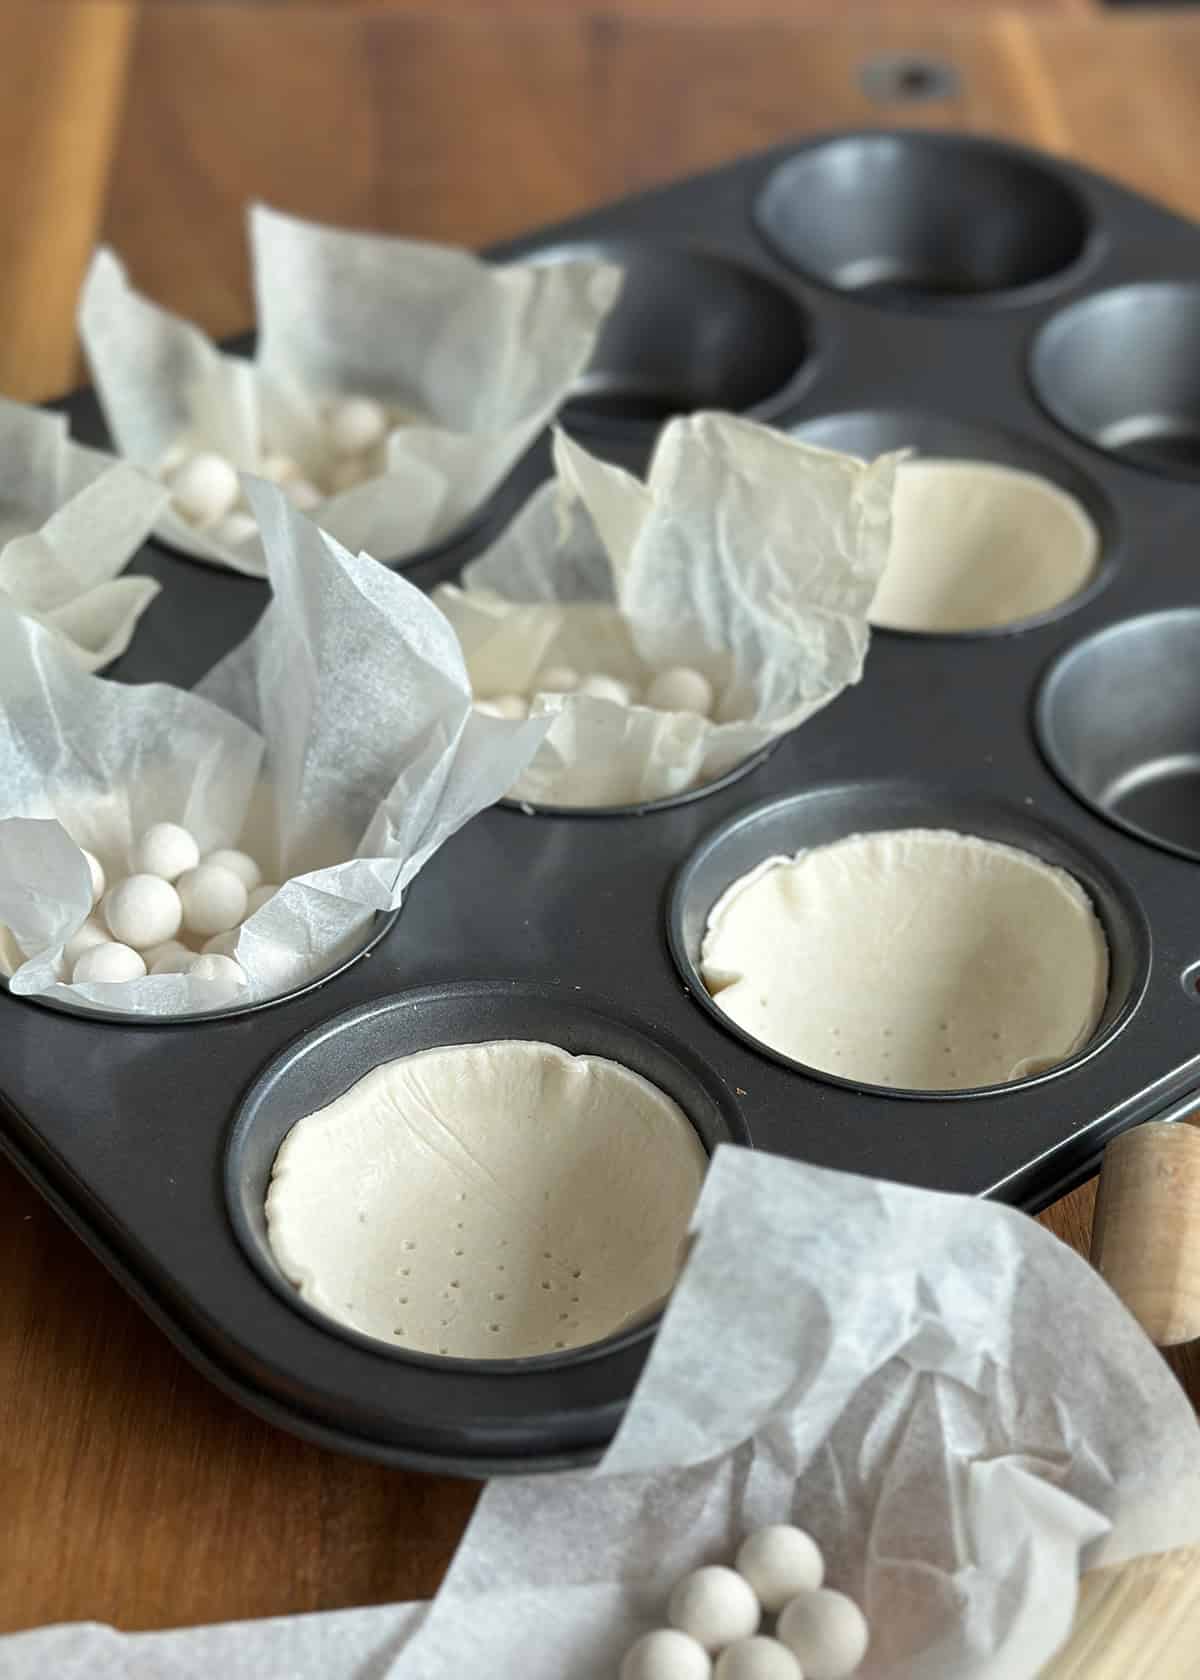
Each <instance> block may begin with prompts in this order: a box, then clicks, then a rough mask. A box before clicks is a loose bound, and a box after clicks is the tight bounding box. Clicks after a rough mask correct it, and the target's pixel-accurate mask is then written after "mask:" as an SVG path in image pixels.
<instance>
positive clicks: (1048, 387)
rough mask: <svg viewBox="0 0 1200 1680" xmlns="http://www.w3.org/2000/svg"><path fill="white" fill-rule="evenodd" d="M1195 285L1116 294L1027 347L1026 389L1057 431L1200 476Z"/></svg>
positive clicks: (1071, 315) (1076, 308) (1199, 317)
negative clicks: (1029, 378)
mask: <svg viewBox="0 0 1200 1680" xmlns="http://www.w3.org/2000/svg"><path fill="white" fill-rule="evenodd" d="M1197 333H1200V286H1197V285H1193V284H1190V283H1189V284H1185V283H1182V282H1163V283H1154V284H1146V285H1134V286H1119V287H1117V288H1115V289H1114V290H1112V291H1107V292H1099V293H1097V294H1095V295H1094V296H1092V297H1088V298H1084V299H1083V300H1082V301H1081V302H1079V303H1075V304H1072V305H1071V307H1070V308H1069V309H1064V310H1062V311H1061V313H1059V314H1058V315H1055V316H1054V317H1053V318H1052V319H1051V320H1050V321H1048V322H1047V323H1046V325H1045V326H1044V327H1043V328H1042V329H1041V331H1040V332H1039V334H1038V336H1037V338H1036V339H1035V340H1034V346H1033V355H1032V363H1031V370H1030V371H1031V376H1032V379H1033V387H1034V390H1035V392H1036V393H1037V396H1038V398H1039V400H1040V401H1041V402H1042V404H1043V405H1044V406H1045V408H1047V409H1048V410H1049V412H1050V414H1051V415H1052V416H1053V417H1054V419H1055V420H1057V421H1058V423H1059V424H1060V425H1061V426H1065V427H1066V429H1067V430H1068V431H1070V432H1074V433H1075V435H1076V436H1077V437H1081V438H1083V439H1084V441H1085V442H1087V443H1091V444H1094V445H1095V446H1096V447H1097V448H1098V449H1103V450H1106V451H1107V452H1108V453H1109V454H1111V455H1117V456H1119V457H1121V458H1122V459H1123V460H1126V461H1129V462H1130V463H1131V464H1133V465H1134V466H1138V467H1145V468H1148V469H1150V470H1151V471H1153V472H1160V473H1166V474H1170V475H1171V476H1173V477H1178V478H1196V477H1200V363H1198V362H1197V359H1196V356H1195V353H1194V346H1195V343H1196V335H1197Z"/></svg>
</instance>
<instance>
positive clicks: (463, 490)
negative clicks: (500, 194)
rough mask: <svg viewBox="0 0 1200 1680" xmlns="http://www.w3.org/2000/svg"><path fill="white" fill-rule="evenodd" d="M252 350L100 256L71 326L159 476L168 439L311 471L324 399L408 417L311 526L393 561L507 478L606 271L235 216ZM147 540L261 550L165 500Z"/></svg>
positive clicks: (600, 318)
mask: <svg viewBox="0 0 1200 1680" xmlns="http://www.w3.org/2000/svg"><path fill="white" fill-rule="evenodd" d="M249 236H250V243H251V254H252V259H253V268H254V289H255V295H256V299H257V309H258V346H257V350H256V354H255V357H254V359H253V360H251V359H247V358H245V357H240V356H230V355H225V354H223V353H222V352H221V351H219V350H218V349H217V348H216V346H215V345H214V344H213V342H212V341H211V340H210V339H209V338H207V337H206V336H205V334H204V333H202V332H201V331H200V330H199V329H198V328H197V327H194V326H192V325H190V324H189V323H188V322H186V321H183V320H181V319H180V318H179V317H178V316H176V315H172V314H170V313H169V312H168V311H167V310H164V309H160V308H158V307H157V306H156V305H155V304H152V303H151V302H150V301H149V300H148V299H147V298H144V297H142V296H140V295H139V294H138V293H137V292H136V291H135V290H134V289H133V288H132V286H131V285H130V284H129V281H128V279H127V277H126V274H125V271H124V269H123V268H122V266H121V264H120V262H119V261H118V260H117V258H116V257H115V256H114V254H113V253H112V252H111V251H108V250H101V251H99V252H98V253H97V254H96V256H95V258H94V259H93V261H92V265H91V268H90V270H89V272H88V275H87V277H86V279H85V282H84V286H83V292H82V295H81V300H80V310H79V330H80V334H81V337H82V339H83V344H84V348H85V350H86V351H87V355H88V359H89V361H90V363H91V367H92V372H93V375H94V377H95V380H96V388H97V391H98V394H99V397H100V401H101V403H102V405H103V408H104V413H105V417H106V419H107V421H108V425H109V429H110V431H111V433H112V435H113V437H114V438H115V440H116V443H117V445H118V447H119V449H120V451H121V453H122V454H123V455H126V456H128V458H129V459H130V460H131V461H135V462H136V463H138V464H139V465H140V466H143V467H145V468H148V469H150V470H152V471H156V470H157V469H158V468H159V466H160V464H161V462H162V461H163V459H164V457H165V456H166V455H167V453H168V451H169V450H170V449H171V448H172V446H174V445H176V444H178V443H183V444H184V446H185V447H188V448H203V449H213V450H216V451H217V452H218V453H220V454H222V455H225V456H227V457H228V458H229V459H230V460H231V461H233V462H234V464H235V465H236V466H237V467H238V468H239V469H241V470H242V471H245V472H256V471H257V470H258V468H259V464H260V460H261V457H262V455H263V453H264V452H265V450H266V449H268V448H269V449H270V450H271V451H272V452H275V453H280V454H284V455H288V456H290V457H292V458H293V459H294V460H296V461H297V462H298V463H299V464H300V466H301V467H302V468H303V469H304V471H305V472H306V474H307V475H308V476H309V477H310V478H311V477H313V476H316V477H317V478H318V479H319V478H320V476H321V469H322V466H323V465H325V466H327V465H328V461H327V459H326V454H325V445H324V443H323V441H322V434H321V415H320V405H321V402H322V400H324V399H326V398H328V397H330V396H336V395H339V394H345V395H351V394H353V395H360V394H361V395H370V396H374V397H377V398H379V399H380V400H381V401H384V402H386V403H389V404H392V405H395V406H397V407H399V408H403V409H405V410H411V411H413V421H412V423H411V424H406V425H403V426H401V427H400V428H399V429H398V430H396V431H395V432H393V433H392V435H391V436H390V438H389V440H388V443H387V454H386V460H387V466H386V471H385V472H384V473H383V474H382V475H381V476H378V477H375V478H372V479H369V480H368V481H367V482H365V483H363V484H359V485H356V486H355V487H354V488H352V489H349V490H344V491H342V492H341V493H340V494H338V495H335V496H331V497H329V498H328V499H327V500H325V501H324V502H322V503H321V505H320V509H319V511H318V514H317V517H318V518H319V520H320V523H321V525H322V527H323V529H325V530H327V531H328V532H330V534H331V535H332V536H334V537H336V538H337V539H338V541H339V542H341V543H342V544H343V545H344V546H345V547H347V548H349V549H351V550H352V551H355V552H359V551H362V550H365V551H366V552H368V553H371V554H374V555H376V556H377V557H378V558H379V559H382V560H387V561H393V560H399V559H403V558H405V557H406V556H410V555H412V554H415V553H416V552H417V551H418V550H419V549H422V548H425V547H427V546H428V545H430V544H432V543H437V542H440V541H442V540H443V539H444V538H446V537H448V536H449V535H450V534H451V533H452V532H453V531H454V530H456V529H457V528H458V527H459V526H461V525H462V524H464V523H465V522H466V521H467V520H468V519H469V518H470V517H471V516H472V515H473V514H474V513H475V512H476V511H477V510H478V509H479V508H480V507H481V506H482V505H483V503H484V502H485V501H486V500H487V498H488V497H489V496H490V495H491V493H492V491H493V490H495V489H496V488H497V487H498V486H499V484H500V483H501V481H502V480H503V479H504V478H505V476H506V475H507V473H508V472H509V470H510V468H512V467H513V466H514V465H515V464H516V462H517V461H518V459H519V458H520V457H521V455H523V454H524V452H525V450H526V449H527V448H528V447H529V445H530V444H531V443H532V442H533V440H534V438H535V437H536V436H537V435H538V433H539V432H540V431H541V430H542V429H543V428H544V426H545V425H546V423H547V421H548V420H549V419H550V417H551V415H553V413H554V412H555V410H556V409H557V408H558V407H559V405H560V404H561V402H562V401H563V399H564V397H565V396H566V394H567V392H568V391H569V389H570V388H571V386H572V385H573V384H574V383H575V381H576V379H577V378H578V376H579V374H580V373H582V371H583V369H584V368H585V367H586V365H587V363H588V361H589V360H590V358H591V355H592V351H593V349H594V348H595V344H596V339H597V337H598V335H599V332H600V328H601V326H602V325H603V323H604V320H605V318H606V316H607V315H608V312H609V310H610V309H611V308H612V305H613V303H614V302H615V300H616V297H617V294H618V291H619V289H620V283H621V271H620V270H619V269H617V268H615V267H613V266H612V265H611V264H608V263H603V262H599V261H590V260H587V259H579V260H575V261H569V262H557V263H543V264H535V263H510V264H507V265H504V266H499V265H493V264H490V263H485V262H483V261H481V260H480V259H479V258H477V257H474V256H472V255H471V254H470V253H468V252H466V251H460V250H456V249H453V248H451V247H447V246H440V245H430V244H425V243H422V242H420V241H415V240H404V239H393V238H386V237H383V236H381V235H377V234H363V233H346V232H343V231H341V230H339V229H336V228H328V227H322V226H319V225H317V224H315V223H312V222H304V221H300V220H298V219H297V218H295V217H292V216H285V215H281V214H279V213H278V212H276V211H272V210H268V209H265V208H264V207H262V206H256V207H254V208H253V209H252V210H251V212H250V220H249ZM158 531H159V534H160V535H161V536H162V538H163V539H164V540H165V541H167V542H170V543H171V544H173V545H174V546H175V547H176V548H180V549H182V550H183V551H184V552H185V553H187V554H190V555H193V556H195V557H196V558H198V559H202V560H209V561H213V562H216V563H218V564H221V565H226V566H231V567H233V568H234V569H235V570H237V571H240V572H246V573H249V574H250V575H252V576H262V575H263V574H264V571H265V561H264V557H263V549H262V543H261V541H260V539H259V538H257V537H253V536H252V537H250V538H248V539H247V540H246V541H245V542H243V543H240V544H238V545H237V546H236V547H234V546H231V545H229V544H227V543H224V542H220V541H218V540H217V539H216V538H215V537H213V536H211V535H208V534H206V533H205V532H204V531H203V530H201V529H199V528H197V527H196V526H194V525H190V524H188V523H187V522H186V521H185V520H183V519H182V518H181V517H180V516H179V515H178V514H177V513H175V512H174V511H173V510H171V509H169V508H168V510H167V511H166V513H164V515H163V516H162V518H161V520H160V521H159V525H158Z"/></svg>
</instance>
